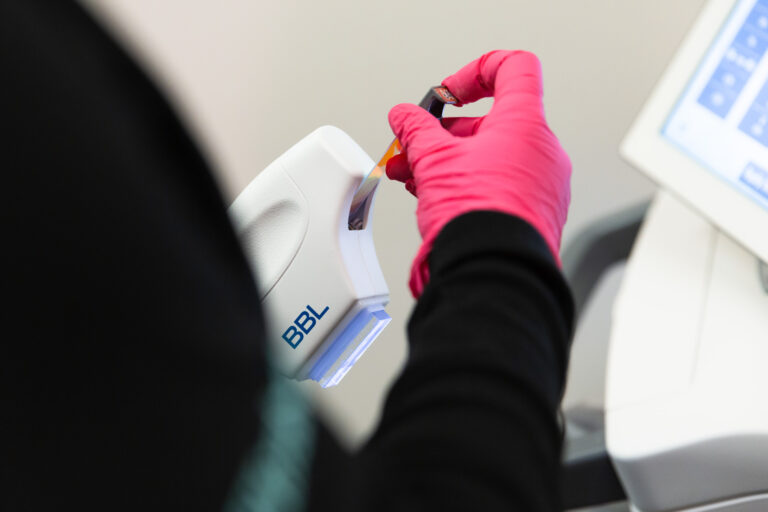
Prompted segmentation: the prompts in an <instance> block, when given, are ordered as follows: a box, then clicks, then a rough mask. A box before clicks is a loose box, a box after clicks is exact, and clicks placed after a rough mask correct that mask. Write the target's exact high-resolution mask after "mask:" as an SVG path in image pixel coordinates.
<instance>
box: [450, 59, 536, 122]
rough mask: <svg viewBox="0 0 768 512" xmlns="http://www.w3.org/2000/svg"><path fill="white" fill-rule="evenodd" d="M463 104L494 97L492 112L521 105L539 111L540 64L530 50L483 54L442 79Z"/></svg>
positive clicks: (517, 108)
mask: <svg viewBox="0 0 768 512" xmlns="http://www.w3.org/2000/svg"><path fill="white" fill-rule="evenodd" d="M443 85H444V86H446V87H447V88H448V89H449V90H450V91H451V92H452V93H453V95H454V96H456V97H457V98H458V99H459V101H461V102H462V103H471V102H473V101H477V100H479V99H481V98H487V97H490V96H493V97H494V98H495V101H494V106H493V108H492V109H491V113H492V114H493V113H494V111H496V115H498V113H500V112H501V113H503V114H509V113H511V112H514V111H516V110H519V109H520V108H525V109H526V110H529V109H530V108H531V107H533V108H534V109H535V110H538V111H541V110H542V108H541V97H542V83H541V63H540V62H539V59H538V58H537V57H536V56H535V55H534V54H532V53H530V52H525V51H508V50H496V51H493V52H490V53H486V54H485V55H483V56H482V57H480V58H479V59H477V60H474V61H472V62H470V63H469V64H467V65H466V66H464V67H463V68H461V69H460V70H459V71H458V72H456V73H455V74H453V75H451V76H449V77H448V78H446V79H445V80H443Z"/></svg>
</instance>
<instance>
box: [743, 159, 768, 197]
mask: <svg viewBox="0 0 768 512" xmlns="http://www.w3.org/2000/svg"><path fill="white" fill-rule="evenodd" d="M739 180H740V181H741V182H742V183H744V184H745V185H747V186H748V187H749V188H751V189H752V190H754V191H755V192H757V193H758V194H760V195H761V196H764V197H766V198H768V171H766V170H765V169H762V168H760V167H758V166H757V165H755V164H753V163H750V164H748V165H747V167H746V168H745V169H744V172H742V173H741V176H740V177H739Z"/></svg>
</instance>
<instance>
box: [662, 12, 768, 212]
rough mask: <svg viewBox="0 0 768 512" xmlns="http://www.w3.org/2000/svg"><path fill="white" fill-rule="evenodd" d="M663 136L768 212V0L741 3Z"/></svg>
mask: <svg viewBox="0 0 768 512" xmlns="http://www.w3.org/2000/svg"><path fill="white" fill-rule="evenodd" d="M662 134H663V136H664V137H665V138H666V139H667V140H669V141H671V142H672V143H674V144H675V145H676V146H678V147H679V148H680V149H682V150H683V151H685V152H686V153H687V154H689V155H690V156H691V157H692V158H694V159H696V160H697V161H698V162H699V163H701V164H702V165H703V166H704V167H706V168H708V169H710V170H711V171H712V172H714V173H715V174H717V175H718V176H719V177H720V178H722V179H724V180H725V181H727V182H728V183H730V184H731V185H733V186H734V187H736V188H737V189H739V190H740V191H741V192H742V193H744V194H745V195H746V196H748V197H750V198H751V199H752V200H754V201H755V202H757V203H758V204H760V205H761V206H763V207H764V208H766V209H768V0H741V1H739V2H737V3H736V6H735V7H734V9H733V11H732V12H731V14H730V16H729V18H728V20H727V21H726V23H725V24H724V25H723V27H722V28H721V30H720V33H719V34H718V35H717V37H716V38H715V40H714V43H713V44H712V46H711V47H710V48H709V51H708V52H707V54H706V55H705V56H704V59H703V61H702V62H701V64H700V66H699V69H698V70H697V72H696V74H695V75H694V76H693V79H692V80H691V81H690V83H689V84H688V86H687V88H686V89H685V91H684V92H683V95H682V97H681V98H680V101H679V102H678V104H677V105H676V107H675V109H674V110H673V111H672V114H671V115H670V117H669V119H668V120H667V122H666V124H665V125H664V128H663V129H662ZM691 186H695V184H691Z"/></svg>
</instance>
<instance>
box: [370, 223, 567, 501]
mask: <svg viewBox="0 0 768 512" xmlns="http://www.w3.org/2000/svg"><path fill="white" fill-rule="evenodd" d="M430 268H431V273H432V277H431V280H430V283H429V285H428V286H427V287H426V288H425V290H424V294H423V295H422V297H421V298H420V300H419V303H418V305H417V307H416V310H415V312H414V314H413V317H412V318H411V321H410V324H409V329H408V334H409V339H410V350H411V353H410V357H409V359H408V363H407V365H406V367H405V370H404V372H403V374H402V376H401V377H400V378H399V379H398V381H397V383H396V384H395V386H394V387H393V389H392V391H391V393H390V395H389V398H388V400H387V405H386V408H385V410H384V415H383V418H382V421H381V424H380V426H379V429H378V431H377V433H376V435H375V436H374V437H373V439H372V440H371V442H370V444H369V445H368V446H367V447H366V449H365V450H364V451H363V453H362V454H361V461H362V464H363V465H364V467H365V474H366V483H365V485H366V495H365V500H366V502H367V503H366V506H365V508H366V509H369V510H372V509H380V510H387V509H390V510H391V509H393V508H394V507H395V506H397V507H401V506H402V505H404V504H405V505H410V507H411V508H413V509H414V510H428V509H429V510H442V509H462V510H526V511H538V510H558V499H559V461H560V432H559V428H558V423H557V418H556V410H557V407H558V403H559V401H560V397H561V394H562V389H563V384H564V379H565V370H566V361H567V353H568V343H569V339H570V332H571V323H572V317H573V313H572V305H571V300H570V295H569V293H568V290H567V287H566V284H565V282H564V280H563V278H562V276H561V274H560V272H559V271H558V269H557V267H556V265H555V263H554V260H553V258H552V256H551V254H550V253H549V251H548V249H547V246H546V244H545V242H544V240H543V239H542V238H541V236H540V235H538V233H536V232H535V231H534V229H533V228H532V227H531V226H530V225H528V224H527V223H526V222H524V221H522V220H521V219H519V218H515V217H511V216H508V215H504V214H501V213H496V212H474V213H469V214H465V215H463V216H461V217H459V218H457V219H455V220H453V221H452V222H451V223H450V224H448V225H447V226H446V227H445V228H444V229H443V230H442V232H441V234H440V235H439V237H438V238H437V240H436V241H435V244H434V249H433V251H432V255H431V259H430Z"/></svg>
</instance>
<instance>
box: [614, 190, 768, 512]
mask: <svg viewBox="0 0 768 512" xmlns="http://www.w3.org/2000/svg"><path fill="white" fill-rule="evenodd" d="M766 333H768V293H766V291H765V290H764V289H763V287H762V283H761V279H760V275H759V263H758V260H757V258H756V257H755V256H754V255H753V254H751V253H750V252H749V251H747V250H745V249H744V248H743V247H741V246H740V245H738V244H737V243H735V242H734V241H733V240H732V239H730V238H729V237H728V236H726V235H725V234H724V233H722V232H720V231H719V230H718V229H717V228H715V227H714V226H713V225H712V224H710V223H709V222H708V221H707V220H706V219H704V218H703V217H701V216H700V215H698V214H697V213H695V212H694V211H692V210H691V209H690V208H689V207H687V206H685V205H684V204H683V203H681V202H680V201H678V200H677V199H676V198H674V197H673V196H671V195H669V194H668V193H666V192H660V193H659V194H658V195H657V197H656V199H655V200H654V202H653V204H652V205H651V208H650V210H649V211H648V214H647V216H646V220H645V222H644V224H643V227H642V229H641V232H640V234H639V236H638V239H637V241H636V244H635V247H634V249H633V253H632V256H631V258H630V260H629V262H628V265H627V269H626V272H625V277H624V281H623V283H622V287H621V290H620V292H619V295H618V297H617V299H616V303H615V305H614V312H613V326H612V333H611V341H610V348H609V354H608V356H609V357H608V366H607V368H608V372H607V380H606V440H607V447H608V452H609V453H610V455H611V458H612V460H613V464H614V466H615V467H616V470H617V472H618V474H619V476H620V478H621V481H622V483H623V485H624V488H625V489H626V491H627V495H628V497H629V500H630V502H631V503H632V505H633V507H634V510H636V511H642V512H660V511H688V512H704V511H711V512H714V511H718V512H726V511H728V512H751V511H754V512H757V511H764V510H768V400H766V396H765V395H766V392H767V391H768V372H766V369H765V364H766V362H767V361H768V334H766Z"/></svg>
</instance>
